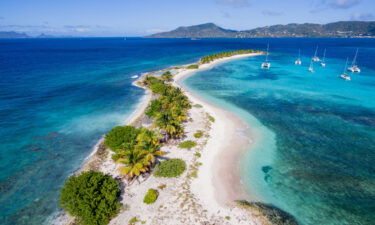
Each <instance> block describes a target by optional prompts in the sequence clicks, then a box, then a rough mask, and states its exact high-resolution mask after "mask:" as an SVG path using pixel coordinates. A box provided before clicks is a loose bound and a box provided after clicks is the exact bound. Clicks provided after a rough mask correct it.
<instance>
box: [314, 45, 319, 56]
mask: <svg viewBox="0 0 375 225" xmlns="http://www.w3.org/2000/svg"><path fill="white" fill-rule="evenodd" d="M318 47H319V46H318V45H317V46H316V49H315V54H314V58H315V57H316V54H317V53H318Z"/></svg>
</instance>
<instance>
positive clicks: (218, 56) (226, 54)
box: [200, 49, 258, 64]
mask: <svg viewBox="0 0 375 225" xmlns="http://www.w3.org/2000/svg"><path fill="white" fill-rule="evenodd" d="M255 52H258V51H255V50H252V49H247V50H243V49H241V50H236V51H228V52H220V53H216V54H212V55H207V56H204V57H202V58H201V60H200V63H202V64H205V63H210V62H212V61H214V60H216V59H221V58H226V57H230V56H234V55H241V54H248V53H255Z"/></svg>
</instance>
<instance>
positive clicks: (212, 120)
mask: <svg viewBox="0 0 375 225" xmlns="http://www.w3.org/2000/svg"><path fill="white" fill-rule="evenodd" d="M208 120H210V121H211V122H212V123H214V122H215V118H214V117H213V116H210V115H208Z"/></svg>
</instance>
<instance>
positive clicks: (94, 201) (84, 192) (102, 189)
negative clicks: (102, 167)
mask: <svg viewBox="0 0 375 225" xmlns="http://www.w3.org/2000/svg"><path fill="white" fill-rule="evenodd" d="M120 192H121V191H120V185H119V184H118V183H117V182H116V181H115V180H114V179H113V178H112V177H111V176H109V175H105V174H103V173H101V172H94V171H88V172H83V173H82V174H80V175H78V176H71V177H69V178H68V180H67V181H66V182H65V184H64V188H63V189H62V190H61V195H60V202H59V204H60V206H61V207H62V208H63V209H64V210H66V211H67V212H68V213H70V214H71V215H72V216H76V217H77V219H78V221H79V222H80V223H81V224H84V225H105V224H108V223H109V221H110V219H111V218H112V217H114V216H115V215H116V214H117V213H118V212H119V210H120V203H119V201H118V197H119V196H120Z"/></svg>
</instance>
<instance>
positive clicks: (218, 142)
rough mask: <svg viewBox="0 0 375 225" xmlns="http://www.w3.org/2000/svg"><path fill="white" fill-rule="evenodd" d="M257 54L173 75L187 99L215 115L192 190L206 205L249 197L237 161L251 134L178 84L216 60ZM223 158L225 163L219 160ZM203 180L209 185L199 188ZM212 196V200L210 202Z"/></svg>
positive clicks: (231, 116) (234, 118)
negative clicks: (201, 164)
mask: <svg viewBox="0 0 375 225" xmlns="http://www.w3.org/2000/svg"><path fill="white" fill-rule="evenodd" d="M258 55H261V54H259V53H250V54H244V55H236V56H232V57H228V58H223V59H219V60H215V61H213V62H211V63H208V64H204V65H203V66H201V67H200V68H199V69H196V70H194V71H185V72H182V73H178V74H176V75H175V76H174V82H173V85H175V86H178V87H180V88H181V89H182V90H183V91H184V93H185V95H186V96H188V98H189V99H190V100H191V101H193V102H195V103H198V104H201V105H203V108H205V109H206V111H209V113H210V114H211V115H213V116H214V118H217V120H216V121H215V123H214V124H213V131H214V132H215V131H217V132H215V133H214V134H213V135H211V138H210V139H209V142H208V143H207V146H206V149H208V150H209V151H204V153H203V154H202V161H204V162H205V163H203V166H202V169H201V170H200V171H199V175H201V176H198V178H197V182H195V184H193V185H194V189H195V192H196V193H197V194H198V196H199V197H200V198H201V199H202V200H203V201H204V202H205V204H207V206H209V207H208V208H213V207H216V208H217V207H225V206H228V205H233V202H234V201H235V200H240V199H248V197H249V196H251V193H248V191H247V190H246V189H245V187H244V184H243V183H242V182H241V176H240V175H241V174H240V166H239V162H240V159H241V157H242V156H243V154H244V152H245V151H246V150H248V149H249V148H250V147H251V143H252V142H253V141H252V140H251V138H253V137H252V136H251V135H250V133H251V132H250V130H249V129H250V127H249V126H248V125H247V124H246V123H245V122H243V121H242V120H241V119H240V118H239V117H237V116H236V115H234V114H233V113H231V112H229V111H227V110H226V109H223V108H220V107H219V106H216V105H215V104H213V103H211V102H209V101H207V100H205V99H203V98H202V97H200V96H199V95H198V94H196V93H194V92H193V91H192V90H190V89H188V88H187V87H185V86H184V85H182V81H183V80H184V79H186V78H187V77H188V76H191V75H194V73H197V72H200V71H204V70H208V69H211V68H212V67H214V66H216V65H218V64H220V63H223V62H228V61H231V60H235V59H240V58H245V57H253V56H258ZM247 137H250V138H247ZM223 143H224V145H222V144H223ZM232 143H236V144H235V145H233V144H232ZM229 148H230V151H228V150H229ZM223 161H225V162H226V163H222V162H223ZM217 165H219V166H217ZM223 174H224V175H223ZM207 182H209V184H208V185H210V186H211V188H206V189H202V187H207V185H206V183H207ZM203 184H204V185H203ZM213 199H214V200H215V201H216V202H215V203H213V202H212V200H213Z"/></svg>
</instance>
